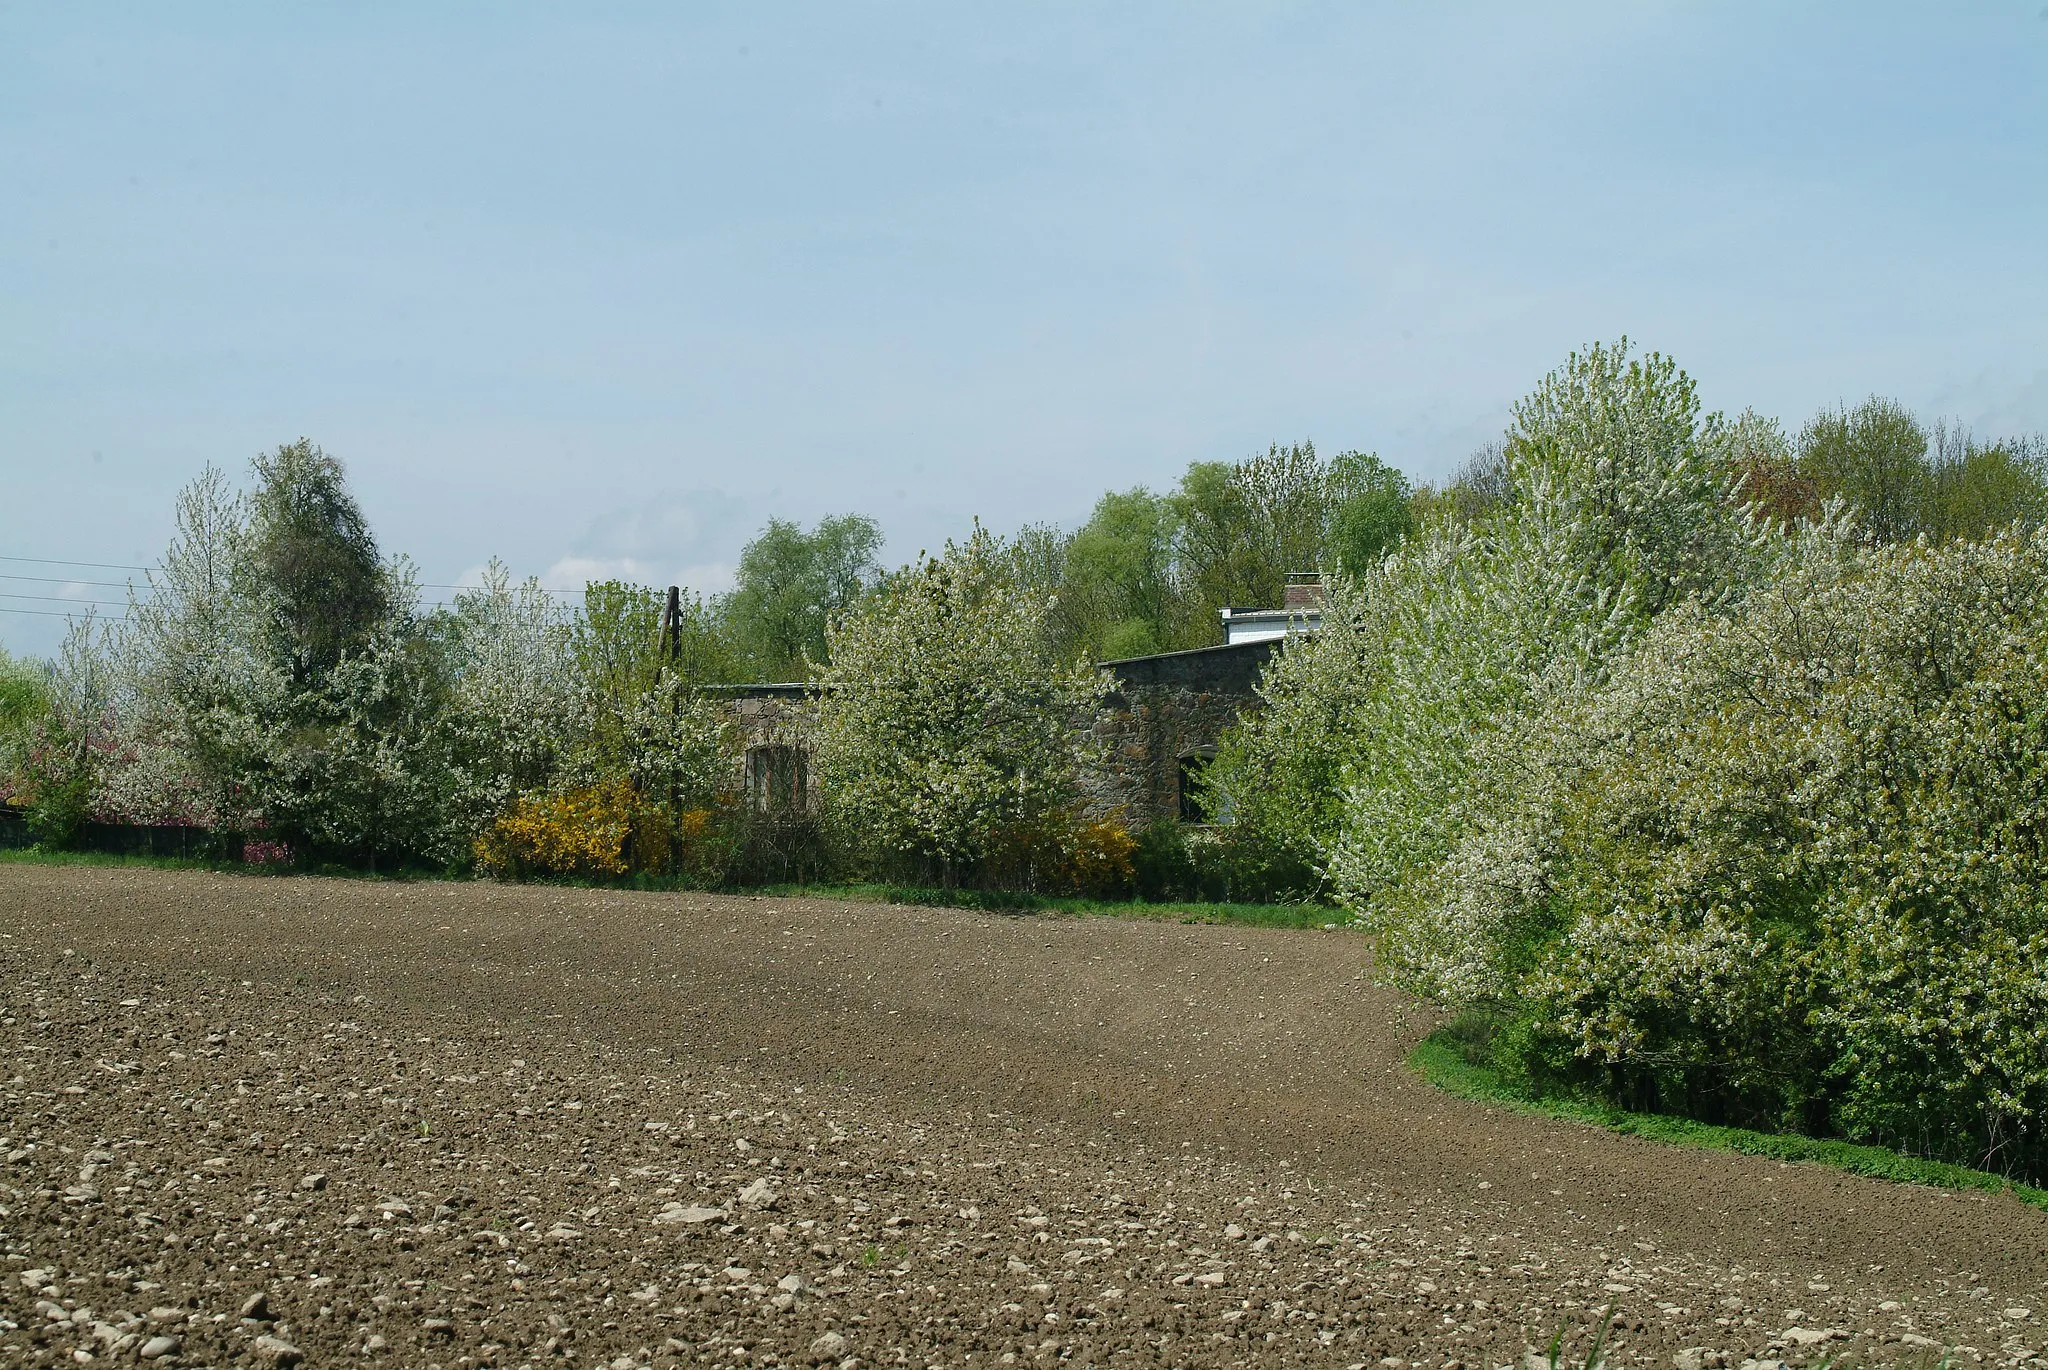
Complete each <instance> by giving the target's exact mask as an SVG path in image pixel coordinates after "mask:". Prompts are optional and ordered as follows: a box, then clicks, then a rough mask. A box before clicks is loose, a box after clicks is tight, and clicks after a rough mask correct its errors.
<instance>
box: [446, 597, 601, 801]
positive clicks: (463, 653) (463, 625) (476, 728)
mask: <svg viewBox="0 0 2048 1370" xmlns="http://www.w3.org/2000/svg"><path fill="white" fill-rule="evenodd" d="M435 627H436V629H437V631H438V632H439V634H440V637H441V643H442V650H443V652H444V654H445V658H446V660H447V662H448V663H449V668H448V669H449V676H450V686H449V695H448V719H447V726H448V730H449V738H448V747H449V755H450V761H451V764H452V765H453V766H454V768H455V770H456V772H457V779H458V785H457V790H456V794H455V802H456V807H457V809H458V813H457V814H456V815H454V816H452V821H454V822H455V823H456V824H457V825H458V826H460V827H462V828H463V829H465V830H467V831H471V832H474V831H476V830H478V829H479V828H480V827H481V826H482V825H483V824H485V823H487V822H488V821H489V820H490V819H491V818H492V817H494V816H495V815H497V814H498V813H500V812H502V811H504V809H505V808H506V807H507V805H509V804H510V803H511V801H512V800H513V798H514V797H515V796H516V795H518V794H521V793H524V792H527V791H531V790H540V789H545V788H547V787H548V786H549V785H550V784H551V783H552V782H553V780H554V778H555V776H556V774H557V773H558V772H559V771H560V770H561V769H562V768H563V765H564V763H565V760H566V758H567V756H568V755H569V754H570V752H571V750H572V749H573V748H574V747H575V745H576V743H577V740H578V739H579V737H580V736H581V735H582V732H583V725H584V722H585V720H586V718H587V716H588V715H587V708H586V701H585V700H584V699H583V697H582V696H581V695H580V694H579V691H578V686H579V684H580V683H581V682H580V681H579V679H578V677H577V673H576V669H575V667H576V660H577V659H576V657H575V656H574V655H573V654H572V652H571V643H572V641H573V640H574V630H573V628H572V626H571V623H570V621H569V618H568V616H567V615H565V614H564V613H563V612H562V611H561V609H560V608H558V607H557V605H556V603H555V601H554V600H553V599H552V598H551V597H550V596H549V595H548V594H547V593H546V592H544V591H543V590H542V589H541V588H540V582H539V581H537V580H532V579H529V580H527V581H525V582H523V583H521V584H518V585H514V584H513V583H512V581H511V577H510V576H509V575H508V574H507V572H506V570H505V568H504V566H503V565H502V564H501V563H499V562H497V561H492V562H491V563H490V565H489V566H488V567H486V568H485V571H484V575H483V585H482V586H481V587H479V588H477V589H475V590H466V591H463V592H462V593H460V594H458V595H457V596H456V597H455V605H454V610H453V612H452V613H450V614H449V615H447V617H446V618H445V619H443V620H442V621H441V622H439V623H438V624H436V625H435Z"/></svg>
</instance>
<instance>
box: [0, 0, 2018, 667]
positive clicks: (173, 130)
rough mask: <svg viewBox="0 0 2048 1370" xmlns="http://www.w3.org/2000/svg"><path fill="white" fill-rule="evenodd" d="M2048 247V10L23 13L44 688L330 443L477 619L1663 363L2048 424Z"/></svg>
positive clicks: (1040, 512) (898, 543) (3, 504)
mask: <svg viewBox="0 0 2048 1370" xmlns="http://www.w3.org/2000/svg"><path fill="white" fill-rule="evenodd" d="M2044 211H2048V6H2043V5H2042V4H2041V0H2026V2H2025V3H1998V2H1997V0H1981V3H1972V4H1968V5H1956V4H1926V5H1921V6H1915V7H1902V6H1896V5H1890V4H1883V3H1855V4H1841V5H1832V6H1830V5H1818V4H1801V5H1784V4H1754V5H1743V4H1734V3H1722V4H1711V5H1709V4H1699V5H1669V4H1655V3H1631V4H1620V3H1617V4H1605V5H1594V4H1582V5H1581V4H1559V5H1545V6H1527V5H1520V4H1502V5H1491V6H1490V5H1484V4H1459V5H1440V4H1422V3H1418V4H1412V5H1372V4H1343V5H1291V4H1283V3H1276V2H1274V0H1262V2H1261V3H1256V4H1239V5H1232V6H1211V5H1201V4H1194V3H1170V4H1156V5H1148V4H1142V3H1117V4H1101V5H1092V6H1065V5H1058V4H1045V5H1031V6H989V5H945V6H940V5H924V4H916V3H890V4H875V5H866V4H856V3H843V2H841V0H835V2H834V3H830V4H804V3H789V4H780V5H774V6H765V5H758V4H732V5H715V4H693V5H688V6H679V5H670V4H660V5H647V6H625V5H607V4H603V3H589V2H586V3H577V4H560V5H546V4H519V5H506V4H489V5H484V4H478V5H465V4H458V3H446V4H428V5H421V4H403V5H401V4H378V3H359V4H350V5H346V6H340V5H333V6H280V5H267V4H249V5H219V4H207V3H202V2H200V0H194V2H193V3H185V4H180V5H176V6H141V5H120V6H116V5H98V4H92V3H78V4H64V5H52V4H46V3H35V4H17V3H11V2H10V0H0V558H9V560H0V574H4V575H5V576H6V577H7V578H6V579H0V644H5V645H6V646H7V647H8V648H10V649H11V650H14V651H16V652H31V653H47V652H48V651H50V650H52V649H53V647H54V645H55V643H56V641H57V639H58V637H59V635H60V633H61V631H62V629H63V626H64V620H63V618H62V617H59V616H58V615H61V614H63V613H65V612H67V608H66V605H65V603H64V602H63V601H66V600H83V599H86V598H88V597H92V596H100V597H104V598H112V599H114V600H117V601H118V600H119V598H120V596H121V593H122V592H121V591H120V590H118V589H115V588H111V585H97V586H96V585H93V584H88V583H83V582H93V581H99V582H119V581H121V580H123V579H124V578H126V577H127V576H128V575H129V574H130V572H128V571H125V570H121V569H102V568H104V567H113V568H119V567H126V566H147V565H149V564H151V563H153V562H154V561H155V559H156V558H157V557H158V556H159V555H160V554H161V552H162V550H163V547H164V545H165V544H166V542H167V541H168V539H169V537H170V535H171V511H172V500H173V497H174V495H175V492H176V491H177V489H178V488H179V487H180V486H181V485H183V484H184V483H186V482H187V481H189V480H190V479H191V478H192V477H193V476H194V475H196V474H197V473H198V472H199V471H200V470H201V469H202V468H203V467H204V466H205V465H206V464H207V463H209V462H211V463H215V464H218V465H220V466H222V467H223V468H224V469H226V470H227V471H229V472H230V473H231V474H233V475H234V476H235V477H236V478H237V479H245V478H246V476H247V474H248V468H249V461H250V458H252V457H253V456H254V455H256V454H257V453H258V452H261V451H265V450H269V449H273V448H275V447H276V446H278V445H279V444H281V443H285V442H289V441H291V440H293V439H296V438H298V437H301V436H305V437H308V438H311V439H312V440H313V441H314V442H316V443H318V444H320V446H322V447H323V448H324V449H325V450H326V451H328V452H329V453H331V454H332V455H334V456H336V457H338V458H340V459H341V460H342V461H343V462H344V463H345V465H346V467H347V470H348V473H349V477H350V480H351V482H352V484H353V486H354V488H355V490H356V492H357V495H358V497H359V498H360V500H361V502H362V504H363V507H364V509H365V511H366V513H367V514H368V516H369V518H370V521H371V524H372V526H373V528H374V529H375V531H376V533H377V536H378V538H379V541H380V545H381V546H382V547H383V549H384V550H385V551H386V552H387V553H390V554H398V553H403V554H405V555H407V556H409V557H411V558H412V559H413V561H414V562H415V563H416V564H417V566H418V568H419V575H420V578H421V579H422V580H423V581H426V582H428V583H429V585H430V586H438V585H453V584H459V583H471V582H473V581H474V579H475V577H476V575H477V573H478V571H479V568H481V567H482V566H483V565H484V563H485V562H486V561H487V560H488V559H490V558H492V557H494V556H495V557H499V558H502V559H503V560H504V561H505V562H506V563H507V564H508V565H509V566H510V568H511V569H512V571H513V572H514V573H515V574H517V575H528V574H532V575H538V576H540V577H542V578H543V580H544V583H546V584H548V585H559V586H576V585H580V584H581V582H582V580H583V579H584V578H585V577H587V576H597V575H611V574H622V575H627V576H631V577H634V578H637V579H641V580H645V581H647V582H650V583H654V584H667V583H673V582H680V583H683V584H686V585H690V586H692V587H694V588H697V589H700V590H705V591H716V590H718V589H721V588H723V587H724V586H725V585H727V584H729V582H730V576H731V572H732V567H733V565H734V563H735V562H736V560H737V557H738V553H739V550H740V548H741V547H742V546H743V545H744V543H745V542H746V541H747V539H748V538H749V537H750V536H751V535H752V534H753V533H754V532H755V531H757V530H758V529H759V527H760V526H761V525H762V524H763V523H764V522H765V521H766V520H767V519H768V518H770V517H782V518H791V519H796V520H799V521H802V522H804V523H807V524H808V523H810V522H812V521H814V520H816V519H817V518H819V517H821V516H824V515H827V514H834V513H847V512H856V513H864V514H869V515H872V516H874V517H875V518H876V519H878V520H879V521H880V523H881V524H882V527H883V529H884V531H885V533H886V534H887V535H888V539H889V541H888V546H887V556H888V559H889V560H891V561H901V560H904V559H907V558H909V557H910V556H912V555H914V554H915V553H916V552H917V551H918V550H920V549H922V548H928V547H929V548H936V547H938V546H940V545H941V544H942V543H943V542H944V541H945V539H946V538H948V537H950V536H958V535H960V534H962V533H964V532H965V531H966V530H967V529H968V528H969V527H971V521H972V520H973V519H975V518H977V517H978V518H980V519H981V520H982V521H983V522H984V523H985V524H987V525H989V526H990V527H992V528H994V529H996V530H997V531H1008V530H1011V529H1014V528H1016V527H1017V526H1018V525H1020V524H1022V523H1025V522H1028V521H1035V520H1047V521H1053V522H1057V523H1061V524H1064V525H1066V526H1069V527H1072V526H1076V525H1078V523H1079V522H1080V521H1082V520H1083V519H1085V518H1086V517H1087V514H1088V511H1089V508H1090V506H1091V505H1092V504H1093V503H1094V501H1095V499H1096V498H1097V497H1098V496H1099V495H1100V494H1101V493H1102V492H1103V491H1104V490H1107V489H1111V488H1116V489H1123V488H1128V487H1130V486H1133V485H1138V484H1145V485H1149V486H1152V487H1154V488H1163V487H1166V486H1170V485H1171V484H1172V483H1173V482H1174V480H1175V479H1176V478H1177V477H1178V475H1179V473H1180V472H1181V471H1182V470H1184V469H1185V468H1186V466H1187V464H1188V463H1189V462H1191V461H1207V460H1232V459H1236V458H1240V457H1242V456H1245V455H1247V454H1248V453H1251V452H1253V451H1263V450H1264V449H1265V447H1266V446H1267V444H1269V443H1271V442H1275V441H1279V442H1289V441H1294V440H1298V439H1302V438H1308V439H1312V440H1313V441H1314V442H1315V443H1316V445H1317V447H1318V448H1319V449H1320V450H1322V451H1325V452H1335V451H1342V450H1347V449H1359V450H1370V451H1376V452H1378V453H1379V454H1380V456H1381V457H1383V458H1385V459H1386V460H1387V461H1389V462H1391V463H1393V464H1394V465H1396V466H1398V467H1400V468H1402V469H1403V470H1404V471H1406V472H1407V473H1408V475H1409V476H1410V477H1411V478H1412V479H1415V480H1418V481H1441V480H1443V479H1444V478H1445V477H1446V476H1447V475H1449V474H1450V473H1451V472H1452V471H1454V470H1455V469H1456V467H1457V466H1458V465H1459V463H1460V462H1461V461H1462V460H1463V459H1464V458H1465V457H1466V456H1467V455H1468V454H1469V453H1470V452H1471V451H1472V450H1473V449H1474V448H1475V447H1477V446H1479V445H1480V444H1482V443H1484V442H1486V441H1488V440H1489V439H1490V438H1493V437H1495V436H1497V435H1498V434H1499V432H1500V431H1501V429H1502V428H1503V427H1504V426H1505V424H1506V422H1507V419H1508V413H1509V408H1510V406H1511V405H1512V404H1513V402H1514V401H1515V399H1516V398H1517V397H1519V396H1521V395H1523V394H1526V393H1527V392H1528V391H1529V390H1530V389H1532V388H1533V387H1534V385H1535V384H1536V383H1537V381H1538V380H1540V378H1541V377H1542V376H1543V375H1544V374H1545V373H1546V372H1547V371H1549V370H1550V369H1552V368H1553V367H1555V366H1557V365H1558V364H1559V363H1561V362H1562V361H1563V360H1564V359H1565V357H1566V356H1567V355H1568V354H1569V353H1570V352H1571V351H1572V350H1573V349H1574V348H1575V347H1579V346H1583V345H1584V344H1587V343H1590V342H1593V341H1596V340H1613V339H1616V338H1618V337H1621V336H1623V335H1626V336H1627V337H1629V338H1630V339H1632V340H1634V341H1635V342H1636V343H1637V344H1638V345H1639V346H1641V347H1644V348H1649V349H1655V350H1659V351H1662V352H1665V353H1667V354H1669V355H1671V356H1673V357H1675V358H1676V359H1677V360H1678V362H1679V363H1680V364H1681V365H1682V366H1684V367H1685V368H1686V369H1687V370H1688V371H1689V372H1690V373H1691V374H1692V375H1693V376H1695V377H1696V378H1697V379H1698V381H1699V383H1700V388H1701V393H1702V396H1703V399H1704V400H1705V402H1706V404H1707V405H1708V406H1709V407H1710V408H1719V409H1725V410H1727V411H1729V412H1731V413H1733V412H1737V411H1740V410H1741V409H1743V408H1745V407H1754V408H1756V409H1758V410H1760V411H1761V412H1763V413H1766V414H1771V415H1776V416H1778V417H1780V418H1781V419H1783V420H1784V421H1785V423H1786V425H1787V427H1788V428H1795V429H1796V427H1797V426H1798V425H1799V423H1801V422H1802V421H1803V420H1804V419H1805V418H1806V417H1808V416H1810V415H1811V414H1812V413H1813V412H1814V411H1816V410H1817V409H1819V408H1821V407H1823V406H1832V405H1835V404H1839V403H1848V404H1854V403H1856V402H1857V401H1858V400H1860V399H1861V398H1863V397H1864V396H1866V395H1869V394H1873V393H1877V394H1884V395H1888V396H1892V397H1895V398H1897V399H1899V400H1900V401H1902V402H1903V403H1904V404H1906V405H1907V406H1908V407H1909V408H1911V409H1913V410H1914V411H1915V412H1917V413H1920V414H1922V415H1923V416H1926V417H1928V418H1935V417H1943V418H1948V419H1951V420H1956V421H1960V422H1962V423H1964V424H1967V425H1969V426H1971V427H1972V428H1973V429H1975V430H1976V431H1977V432H1979V433H1980V434H1982V435H1987V436H1990V435H1997V434H2005V433H2032V432H2036V431H2042V430H2048V212H2044ZM28 558H36V559H41V560H35V561H31V560H26V559H28ZM59 561H64V562H81V563H99V564H101V567H102V568H95V567H92V566H79V567H62V566H56V565H53V564H52V563H54V562H59ZM29 577H37V578H38V579H29ZM69 577H75V578H76V580H75V581H72V580H67V578H69ZM429 593H430V594H444V593H446V592H445V591H443V590H439V589H432V590H430V591H429ZM33 596H45V597H42V598H33Z"/></svg>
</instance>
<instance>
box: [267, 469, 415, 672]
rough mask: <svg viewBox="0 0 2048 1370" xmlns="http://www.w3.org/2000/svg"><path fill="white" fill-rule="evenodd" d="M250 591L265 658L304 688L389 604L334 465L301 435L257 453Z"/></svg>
mask: <svg viewBox="0 0 2048 1370" xmlns="http://www.w3.org/2000/svg"><path fill="white" fill-rule="evenodd" d="M255 471H256V477H257V485H256V491H255V494H254V495H253V497H252V498H251V500H250V504H249V528H248V555H247V560H246V563H245V567H246V570H247V573H248V575H249V578H250V583H249V587H248V589H249V593H250V594H251V596H252V598H253V599H254V601H255V605H256V608H257V612H258V615H259V624H260V631H261V632H262V635H263V638H264V640H265V642H266V645H267V646H268V647H269V649H270V653H271V655H272V658H273V659H274V660H276V661H277V662H278V663H279V664H281V665H282V666H283V667H284V668H285V670H286V672H287V674H288V675H289V677H290V679H291V682H292V684H293V685H294V686H295V687H296V686H303V685H305V684H308V683H309V682H311V681H312V680H313V679H314V678H315V677H317V676H318V675H319V674H320V673H321V672H323V671H326V670H329V669H332V668H333V667H334V666H335V665H336V664H337V663H339V662H340V660H341V658H342V657H343V656H344V655H345V654H347V653H348V652H350V651H354V650H357V649H360V648H361V647H362V646H363V644H364V643H366V642H367V641H368V639H369V637H370V635H371V634H372V633H373V632H374V631H375V630H376V628H377V626H378V625H379V624H380V623H382V622H383V621H384V619H385V617H386V615H387V614H388V612H389V610H390V607H391V606H390V600H389V584H388V580H387V577H386V575H385V570H384V565H383V561H382V559H381V558H380V557H379V556H378V554H377V542H376V539H375V538H373V537H372V536H371V535H370V526H369V523H368V521H367V520H366V519H364V517H363V511H362V509H361V507H360V506H359V505H357V503H356V501H355V496H353V495H352V494H350V493H349V489H348V483H347V480H346V478H345V477H344V475H343V473H342V469H341V463H340V462H338V461H336V460H335V459H334V458H332V457H330V456H328V455H327V454H326V453H325V452H322V451H321V450H320V449H319V448H318V447H315V446H314V445H313V444H312V443H310V442H308V441H307V440H306V439H304V438H300V439H299V440H298V441H297V442H294V443H288V444H286V445H285V446H282V447H280V448H278V449H277V450H276V451H275V452H272V453H269V454H267V455H264V456H260V457H258V458H256V461H255Z"/></svg>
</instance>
